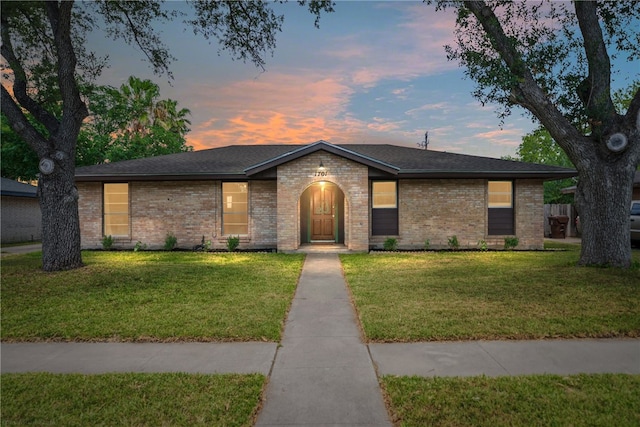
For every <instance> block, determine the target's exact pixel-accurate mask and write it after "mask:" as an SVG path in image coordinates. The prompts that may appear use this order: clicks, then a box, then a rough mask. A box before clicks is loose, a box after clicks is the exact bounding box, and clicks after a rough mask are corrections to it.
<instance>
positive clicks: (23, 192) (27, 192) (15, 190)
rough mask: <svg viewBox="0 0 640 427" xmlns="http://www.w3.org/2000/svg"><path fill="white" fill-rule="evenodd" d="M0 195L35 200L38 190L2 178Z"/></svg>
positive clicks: (31, 186)
mask: <svg viewBox="0 0 640 427" xmlns="http://www.w3.org/2000/svg"><path fill="white" fill-rule="evenodd" d="M0 193H1V194H2V195H3V196H14V197H31V198H35V197H38V188H37V187H34V186H33V185H31V184H25V183H22V182H18V181H14V180H12V179H9V178H2V180H1V181H0Z"/></svg>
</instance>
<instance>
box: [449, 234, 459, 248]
mask: <svg viewBox="0 0 640 427" xmlns="http://www.w3.org/2000/svg"><path fill="white" fill-rule="evenodd" d="M448 243H449V248H451V249H453V250H456V249H458V248H459V247H460V243H459V242H458V236H456V235H455V234H454V235H453V236H451V237H450V238H449V242H448Z"/></svg>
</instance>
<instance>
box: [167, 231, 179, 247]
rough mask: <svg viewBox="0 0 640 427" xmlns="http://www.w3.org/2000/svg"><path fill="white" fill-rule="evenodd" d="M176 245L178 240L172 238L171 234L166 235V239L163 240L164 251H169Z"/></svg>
mask: <svg viewBox="0 0 640 427" xmlns="http://www.w3.org/2000/svg"><path fill="white" fill-rule="evenodd" d="M177 244H178V238H177V237H176V236H174V235H173V234H172V233H167V237H165V239H164V250H165V251H171V250H173V249H174V248H175V247H176V245H177Z"/></svg>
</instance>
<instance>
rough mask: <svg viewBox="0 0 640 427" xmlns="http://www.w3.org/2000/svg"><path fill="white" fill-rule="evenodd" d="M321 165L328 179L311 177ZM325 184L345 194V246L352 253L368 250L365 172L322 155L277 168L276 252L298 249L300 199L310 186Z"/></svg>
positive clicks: (367, 194) (334, 156) (366, 183)
mask: <svg viewBox="0 0 640 427" xmlns="http://www.w3.org/2000/svg"><path fill="white" fill-rule="evenodd" d="M320 162H322V164H323V165H324V166H325V168H326V170H327V176H324V177H317V176H314V174H315V173H316V171H317V170H318V165H319V164H320ZM320 181H326V182H331V183H333V184H336V185H337V186H338V187H339V188H340V189H341V190H342V192H343V193H344V197H345V204H344V205H345V207H344V210H345V212H344V216H345V217H344V224H345V230H344V232H345V236H344V243H345V246H347V248H349V249H351V250H353V251H367V250H368V249H369V181H368V168H367V166H363V165H361V164H358V163H354V162H352V161H349V160H346V159H344V158H342V157H339V156H336V155H333V154H330V153H326V152H323V151H319V152H315V153H312V154H310V155H308V156H306V157H303V158H301V159H297V160H294V161H291V162H288V163H285V164H283V165H280V166H279V167H278V207H277V211H278V217H277V224H278V225H277V228H278V250H280V251H293V250H296V249H298V247H299V246H300V196H301V195H302V193H303V192H304V190H305V189H306V188H307V187H309V186H310V185H311V184H313V183H316V182H320Z"/></svg>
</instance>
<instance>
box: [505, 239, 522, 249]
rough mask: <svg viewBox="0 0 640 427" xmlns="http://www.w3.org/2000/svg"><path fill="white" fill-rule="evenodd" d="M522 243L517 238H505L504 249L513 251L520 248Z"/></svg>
mask: <svg viewBox="0 0 640 427" xmlns="http://www.w3.org/2000/svg"><path fill="white" fill-rule="evenodd" d="M519 242H520V241H519V240H518V238H517V237H505V238H504V248H505V249H513V248H515V247H516V246H518V243H519Z"/></svg>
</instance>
